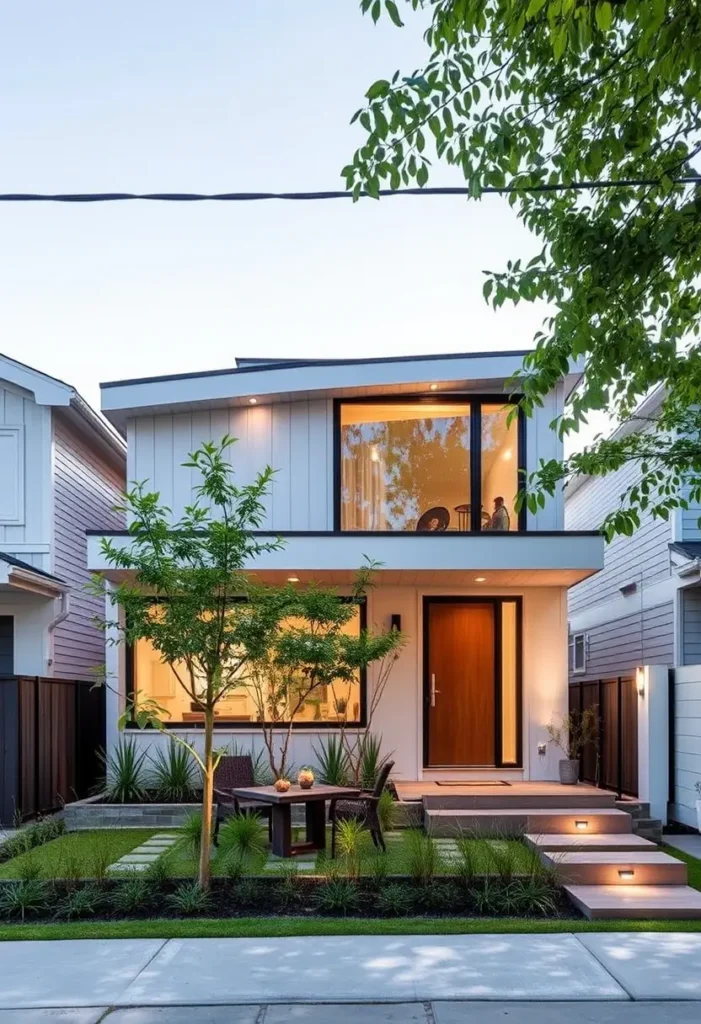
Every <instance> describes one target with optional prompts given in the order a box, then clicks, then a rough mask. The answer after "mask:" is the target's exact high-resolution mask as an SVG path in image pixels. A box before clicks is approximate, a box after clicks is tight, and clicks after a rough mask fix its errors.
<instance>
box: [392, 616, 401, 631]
mask: <svg viewBox="0 0 701 1024" xmlns="http://www.w3.org/2000/svg"><path fill="white" fill-rule="evenodd" d="M390 629H396V631H397V632H398V633H401V631H402V617H401V615H391V616H390Z"/></svg>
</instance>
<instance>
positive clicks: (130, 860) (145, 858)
mask: <svg viewBox="0 0 701 1024" xmlns="http://www.w3.org/2000/svg"><path fill="white" fill-rule="evenodd" d="M157 859H158V858H157V857H156V855H155V854H154V853H125V854H124V856H123V857H120V858H119V860H118V861H117V863H118V864H152V863H153V861H154V860H157Z"/></svg>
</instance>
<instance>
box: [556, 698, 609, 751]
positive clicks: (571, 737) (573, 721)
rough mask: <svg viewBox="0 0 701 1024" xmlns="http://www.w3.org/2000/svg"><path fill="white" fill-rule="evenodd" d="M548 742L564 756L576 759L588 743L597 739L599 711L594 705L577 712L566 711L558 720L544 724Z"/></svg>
mask: <svg viewBox="0 0 701 1024" xmlns="http://www.w3.org/2000/svg"><path fill="white" fill-rule="evenodd" d="M546 729H547V731H548V736H549V737H550V742H551V743H554V744H555V746H557V747H559V748H560V750H561V751H562V753H563V754H564V755H565V757H567V758H570V759H571V760H573V761H576V760H577V758H579V757H580V756H581V753H582V751H583V750H584V748H585V747H587V746H589V744H590V743H591V744H594V745H596V744H598V741H599V713H598V708H597V707H596V706H593V707H588V708H585V709H584V711H582V713H581V714H580V713H579V712H576V713H575V712H568V713H567V714H565V715H563V716H562V719H561V720H560V722H559V723H558V722H556V721H555V719H553V720H552V721H551V722H549V723H548V724H547V725H546Z"/></svg>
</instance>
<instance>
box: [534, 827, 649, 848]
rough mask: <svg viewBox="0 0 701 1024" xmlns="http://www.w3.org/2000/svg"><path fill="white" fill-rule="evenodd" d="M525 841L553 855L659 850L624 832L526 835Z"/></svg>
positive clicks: (645, 841)
mask: <svg viewBox="0 0 701 1024" xmlns="http://www.w3.org/2000/svg"><path fill="white" fill-rule="evenodd" d="M524 840H525V842H526V845H527V846H530V847H531V849H533V850H540V851H543V850H550V851H552V852H553V853H578V852H580V853H581V852H587V853H590V852H592V851H598V852H603V853H605V852H610V851H612V850H615V851H617V852H619V853H620V852H622V851H630V852H632V853H641V852H643V851H648V852H649V851H654V850H657V846H656V845H655V844H654V843H651V842H650V841H649V840H647V839H643V838H642V836H636V835H632V834H631V835H627V834H626V833H624V832H612V833H588V834H587V833H585V832H582V833H580V834H578V835H567V834H566V833H557V832H555V833H553V834H550V835H537V834H536V835H525V836H524Z"/></svg>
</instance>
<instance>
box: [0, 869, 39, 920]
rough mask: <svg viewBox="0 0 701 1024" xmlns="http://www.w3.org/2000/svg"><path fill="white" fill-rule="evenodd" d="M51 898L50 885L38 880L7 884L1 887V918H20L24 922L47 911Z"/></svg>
mask: <svg viewBox="0 0 701 1024" xmlns="http://www.w3.org/2000/svg"><path fill="white" fill-rule="evenodd" d="M50 897H51V891H50V889H49V886H48V884H47V883H46V882H42V881H41V880H40V879H38V878H31V879H26V880H24V881H21V882H16V883H13V882H5V883H4V884H3V885H2V886H0V916H4V917H18V918H19V919H20V920H21V921H22V922H24V921H25V920H26V918H27V917H28V916H31V915H32V914H41V913H43V912H44V911H46V909H47V908H48V907H49V903H50Z"/></svg>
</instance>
